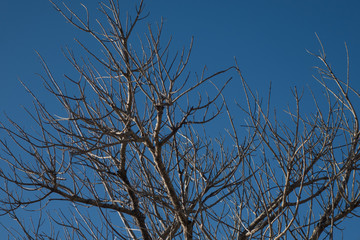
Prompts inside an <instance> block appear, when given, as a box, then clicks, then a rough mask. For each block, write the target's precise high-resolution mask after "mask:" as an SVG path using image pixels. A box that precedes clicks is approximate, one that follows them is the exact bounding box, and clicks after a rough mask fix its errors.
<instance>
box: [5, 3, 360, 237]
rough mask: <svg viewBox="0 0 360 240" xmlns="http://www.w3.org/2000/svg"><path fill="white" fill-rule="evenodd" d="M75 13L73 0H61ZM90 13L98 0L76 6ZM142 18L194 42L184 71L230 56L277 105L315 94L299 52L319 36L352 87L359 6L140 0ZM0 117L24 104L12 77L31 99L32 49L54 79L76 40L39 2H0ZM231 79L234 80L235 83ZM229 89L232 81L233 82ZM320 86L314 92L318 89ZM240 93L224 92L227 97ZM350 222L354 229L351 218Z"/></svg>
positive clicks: (34, 84)
mask: <svg viewBox="0 0 360 240" xmlns="http://www.w3.org/2000/svg"><path fill="white" fill-rule="evenodd" d="M65 2H68V3H69V5H70V6H72V7H74V8H75V9H78V10H81V7H80V4H79V3H80V2H81V1H79V0H72V1H70V0H67V1H65ZM82 2H83V3H85V4H86V5H87V6H88V7H89V9H95V8H96V6H97V2H98V0H88V1H84V0H83V1H82ZM147 9H148V10H149V12H150V17H149V18H148V20H147V21H149V22H154V21H159V20H160V17H163V19H164V23H165V35H172V36H173V38H174V41H173V47H174V48H178V49H181V48H182V47H183V46H188V44H189V42H190V38H191V36H194V37H195V43H194V50H193V55H192V60H191V70H192V71H196V70H197V71H201V69H202V67H203V66H204V65H207V66H208V69H209V71H210V72H212V71H216V70H220V69H221V68H225V67H227V66H229V65H232V64H233V63H234V60H233V59H234V57H236V58H237V60H238V63H239V65H240V68H241V69H242V70H243V73H244V76H245V78H246V79H247V80H248V82H249V84H250V86H251V87H253V88H254V90H255V89H256V90H258V91H259V92H260V93H266V92H267V90H268V86H269V83H270V82H272V89H273V96H274V99H273V103H274V104H275V105H277V106H278V107H279V108H282V107H284V106H285V104H286V103H290V102H291V100H292V99H291V93H290V91H289V89H290V88H291V87H294V86H298V87H299V88H306V86H307V85H309V86H311V87H313V88H315V89H317V86H316V84H314V81H313V79H312V76H311V75H312V74H314V73H315V72H314V70H313V69H312V67H313V66H314V65H315V64H317V63H318V62H316V61H315V59H314V58H313V57H312V56H310V55H309V54H307V53H306V49H308V50H310V51H313V52H317V51H318V50H319V44H318V42H317V39H316V37H315V33H317V34H318V36H319V37H320V38H321V40H322V42H323V44H324V46H325V49H326V51H327V54H328V56H329V60H330V62H331V64H332V66H334V67H335V70H336V73H338V74H339V76H340V77H344V76H345V70H346V53H345V47H344V42H346V43H347V46H348V48H349V52H350V80H351V81H352V82H353V86H354V87H355V88H356V89H360V80H359V79H358V76H360V67H359V64H360V2H359V1H356V0H345V1H340V0H302V1H290V0H251V1H250V0H224V1H218V0H217V1H215V0H207V1H200V0H181V1H174V0H156V1H154V0H153V1H150V0H149V1H147ZM0 29H1V33H0V72H1V77H0V81H1V87H0V119H3V113H4V112H6V113H7V114H9V115H10V116H11V117H13V118H15V119H16V118H21V119H23V116H25V115H24V113H23V111H22V109H21V105H25V106H30V104H31V97H30V96H29V95H26V93H25V90H24V89H23V88H22V86H21V84H20V83H19V81H18V79H21V80H22V81H23V82H24V83H25V84H27V85H29V86H30V87H31V88H32V89H34V90H35V91H36V92H37V93H38V94H40V95H41V94H43V95H42V96H44V97H42V99H43V100H45V101H46V102H47V101H49V104H51V100H48V99H47V95H46V94H45V91H43V90H42V89H41V87H42V83H41V81H40V78H39V77H38V76H36V73H43V72H42V68H41V65H40V61H39V60H38V58H37V56H36V54H35V50H36V51H38V52H39V53H40V54H42V56H43V57H44V58H45V59H46V61H47V62H48V64H49V66H50V68H51V69H52V70H53V72H54V73H55V75H58V76H61V75H62V74H63V73H66V72H67V71H70V72H71V70H70V67H69V64H67V63H66V60H65V59H64V57H63V55H62V53H61V48H63V47H65V46H66V45H68V46H70V47H72V46H73V47H74V48H76V44H75V43H74V41H73V39H74V37H79V38H84V34H80V33H79V32H78V31H77V30H75V29H74V28H72V27H71V26H70V24H67V23H65V20H64V19H63V18H62V17H61V16H60V15H59V14H58V13H57V12H56V11H55V10H54V9H53V8H52V6H51V4H50V3H49V2H48V1H47V0H33V1H29V0H2V1H1V4H0ZM235 80H236V79H235ZM234 84H235V85H236V83H234ZM319 89H320V88H319ZM240 92H241V90H240V89H238V88H236V87H232V88H230V89H227V92H226V95H227V96H234V98H235V97H236V96H237V95H238V94H239V93H240ZM356 224H360V223H359V221H357V223H356ZM356 224H355V222H354V221H353V220H352V221H346V224H344V225H343V227H344V228H345V231H344V239H355V237H358V236H359V235H358V234H359V233H360V230H359V228H356V227H355V226H356Z"/></svg>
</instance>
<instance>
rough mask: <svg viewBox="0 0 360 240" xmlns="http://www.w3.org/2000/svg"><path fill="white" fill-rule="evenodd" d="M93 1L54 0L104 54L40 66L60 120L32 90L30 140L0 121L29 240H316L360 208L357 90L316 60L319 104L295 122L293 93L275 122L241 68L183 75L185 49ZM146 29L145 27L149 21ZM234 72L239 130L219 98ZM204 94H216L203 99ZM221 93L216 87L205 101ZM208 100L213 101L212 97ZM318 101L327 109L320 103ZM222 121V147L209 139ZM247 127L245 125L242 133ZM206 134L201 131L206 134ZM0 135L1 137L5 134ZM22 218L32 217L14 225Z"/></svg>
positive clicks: (16, 212) (113, 0) (12, 202)
mask: <svg viewBox="0 0 360 240" xmlns="http://www.w3.org/2000/svg"><path fill="white" fill-rule="evenodd" d="M120 4H121V2H120V1H117V0H108V1H107V2H102V3H101V4H100V8H99V11H100V12H101V13H102V18H101V19H102V20H98V21H94V19H93V18H92V16H91V15H90V14H89V13H88V10H87V8H86V7H85V6H83V7H84V10H85V15H84V17H81V16H80V15H79V14H77V13H75V12H74V11H73V10H71V9H70V8H68V7H67V6H66V5H61V6H60V5H58V4H56V3H53V5H54V7H55V8H56V10H57V11H58V12H59V13H60V14H61V15H63V16H64V18H65V19H66V20H67V21H68V22H70V23H71V24H72V25H73V26H75V27H76V28H78V29H80V30H81V31H83V32H86V33H88V34H89V35H91V37H92V38H93V39H95V40H96V41H97V43H98V45H99V46H100V47H101V53H100V54H99V51H98V50H96V51H95V50H92V49H91V48H90V47H88V46H87V44H85V43H83V42H81V41H78V44H79V45H80V46H81V47H82V49H83V50H84V52H85V56H87V57H86V58H85V57H84V58H78V57H77V56H75V54H74V53H73V52H72V51H71V50H67V51H66V57H67V60H68V61H69V62H70V63H71V64H72V66H73V67H74V69H75V70H76V72H77V75H76V76H74V77H70V76H67V75H65V84H63V80H57V79H55V77H54V76H53V74H52V72H51V71H50V69H49V68H48V66H47V65H46V63H45V61H44V60H43V59H42V58H41V56H40V55H39V56H40V58H41V60H42V63H43V67H44V70H45V74H44V76H43V77H42V79H43V82H44V85H45V87H46V89H47V90H48V91H49V92H50V93H51V94H52V95H53V96H54V97H55V98H56V99H57V101H58V102H59V103H60V104H61V106H62V108H63V109H64V111H62V112H59V113H58V115H61V114H63V115H61V116H58V115H55V114H53V110H50V109H48V108H47V107H46V106H45V105H44V104H43V103H42V102H41V101H40V100H39V99H38V98H37V96H35V94H33V92H32V91H31V90H30V89H28V88H27V90H28V92H29V93H30V94H32V96H33V98H34V107H35V111H29V115H30V116H31V118H32V120H33V121H34V122H35V123H36V126H37V128H36V132H32V131H27V130H26V129H25V128H24V127H22V126H20V125H18V124H17V123H16V122H15V121H12V120H11V119H8V120H9V123H7V124H4V123H1V125H0V128H1V130H2V134H3V135H7V137H6V138H5V137H2V138H1V140H0V142H1V145H2V150H1V154H0V159H2V163H1V166H2V168H1V169H0V177H1V181H2V182H1V187H0V189H1V197H2V198H1V205H0V206H1V211H2V212H1V213H2V214H5V215H8V216H10V217H11V218H13V219H14V220H16V222H17V223H18V226H19V227H18V228H15V227H14V228H12V227H7V226H5V225H3V227H4V228H6V229H7V230H8V234H9V236H11V237H13V238H26V239H45V238H46V239H187V240H188V239H237V240H240V239H286V238H290V239H319V238H331V237H332V236H333V233H334V231H336V230H337V227H338V226H339V224H340V223H341V221H342V220H344V219H345V218H347V217H350V216H356V215H355V214H356V213H355V210H356V209H357V208H358V207H359V205H360V186H359V160H360V149H359V134H360V132H359V122H358V115H357V112H358V109H357V108H356V107H355V106H354V104H355V102H357V101H358V99H359V97H360V95H359V93H358V92H357V91H356V90H355V89H353V88H352V87H351V86H350V83H349V78H347V79H346V80H344V81H343V80H341V79H339V78H338V77H337V76H336V75H335V73H334V72H333V70H332V68H331V67H330V65H329V64H328V62H327V58H326V55H325V51H324V50H322V51H321V52H320V54H319V55H316V54H314V56H315V57H316V58H318V59H319V60H320V61H321V63H322V66H323V67H322V68H317V70H318V73H319V74H318V77H317V78H316V80H317V81H318V82H319V83H320V84H321V85H322V86H323V89H324V91H323V93H324V95H323V96H324V98H323V99H320V100H319V99H318V98H316V97H314V103H315V104H314V105H315V111H314V113H313V114H308V113H307V114H304V110H303V108H304V105H303V104H302V102H301V94H300V93H299V92H298V91H297V90H296V89H294V90H293V95H294V99H295V103H296V104H295V107H294V108H293V109H292V108H290V109H289V110H288V111H287V113H288V119H285V120H283V121H280V120H278V119H277V116H276V114H273V113H272V111H271V107H270V106H269V105H266V104H263V103H262V100H261V99H259V98H258V97H257V96H256V94H254V93H253V91H252V90H251V89H250V88H249V87H248V85H247V83H246V81H245V79H244V78H243V77H242V75H241V71H240V70H239V67H238V66H237V65H235V66H232V67H229V68H228V69H224V70H222V71H219V72H216V73H213V74H208V73H207V72H206V71H205V70H204V71H202V72H201V74H194V75H192V74H190V73H189V72H188V70H187V69H186V67H187V65H188V63H189V57H190V52H191V48H192V42H191V44H190V47H189V49H188V50H185V49H184V50H182V51H180V52H172V51H170V50H171V46H172V45H171V41H168V42H165V43H164V42H163V37H162V24H158V25H155V26H152V25H149V26H148V31H147V33H146V34H145V33H139V32H138V31H137V26H138V25H139V24H140V25H142V24H144V23H145V21H144V19H146V16H147V14H146V11H145V10H144V1H138V3H137V5H136V8H135V10H134V11H133V12H132V14H127V13H125V12H124V11H123V10H122V8H121V5H120ZM145 26H146V25H145ZM231 71H232V72H234V73H237V76H239V77H238V79H240V80H241V82H242V86H243V96H244V99H245V101H244V102H243V103H242V104H239V111H241V112H242V114H245V115H246V119H245V122H246V124H247V125H246V126H245V128H246V129H247V134H246V135H244V134H243V131H241V134H240V131H239V128H240V127H239V123H237V122H236V121H235V120H234V117H233V116H234V110H233V108H230V107H229V104H228V103H227V102H226V101H225V97H224V96H223V90H224V88H225V87H226V86H227V85H228V83H229V81H230V79H227V78H226V77H227V76H228V74H225V73H227V72H231ZM209 87H212V91H211V92H212V93H213V94H206V89H208V88H209ZM214 89H216V91H213V90H214ZM214 92H215V93H214ZM324 100H325V101H324ZM220 114H223V116H224V114H227V119H228V121H229V124H230V126H231V130H229V131H228V132H227V137H224V138H221V137H218V138H211V137H208V136H207V135H206V128H207V126H210V125H207V123H208V122H210V121H212V120H213V119H214V118H216V117H217V116H219V115H220ZM243 128H244V127H243ZM203 129H205V131H203ZM4 133H6V134H4ZM27 210H31V214H32V215H33V213H34V212H35V213H36V214H37V215H36V217H35V216H32V217H27V216H29V215H26V214H25V215H23V216H25V217H20V215H21V214H24V212H26V211H27Z"/></svg>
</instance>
